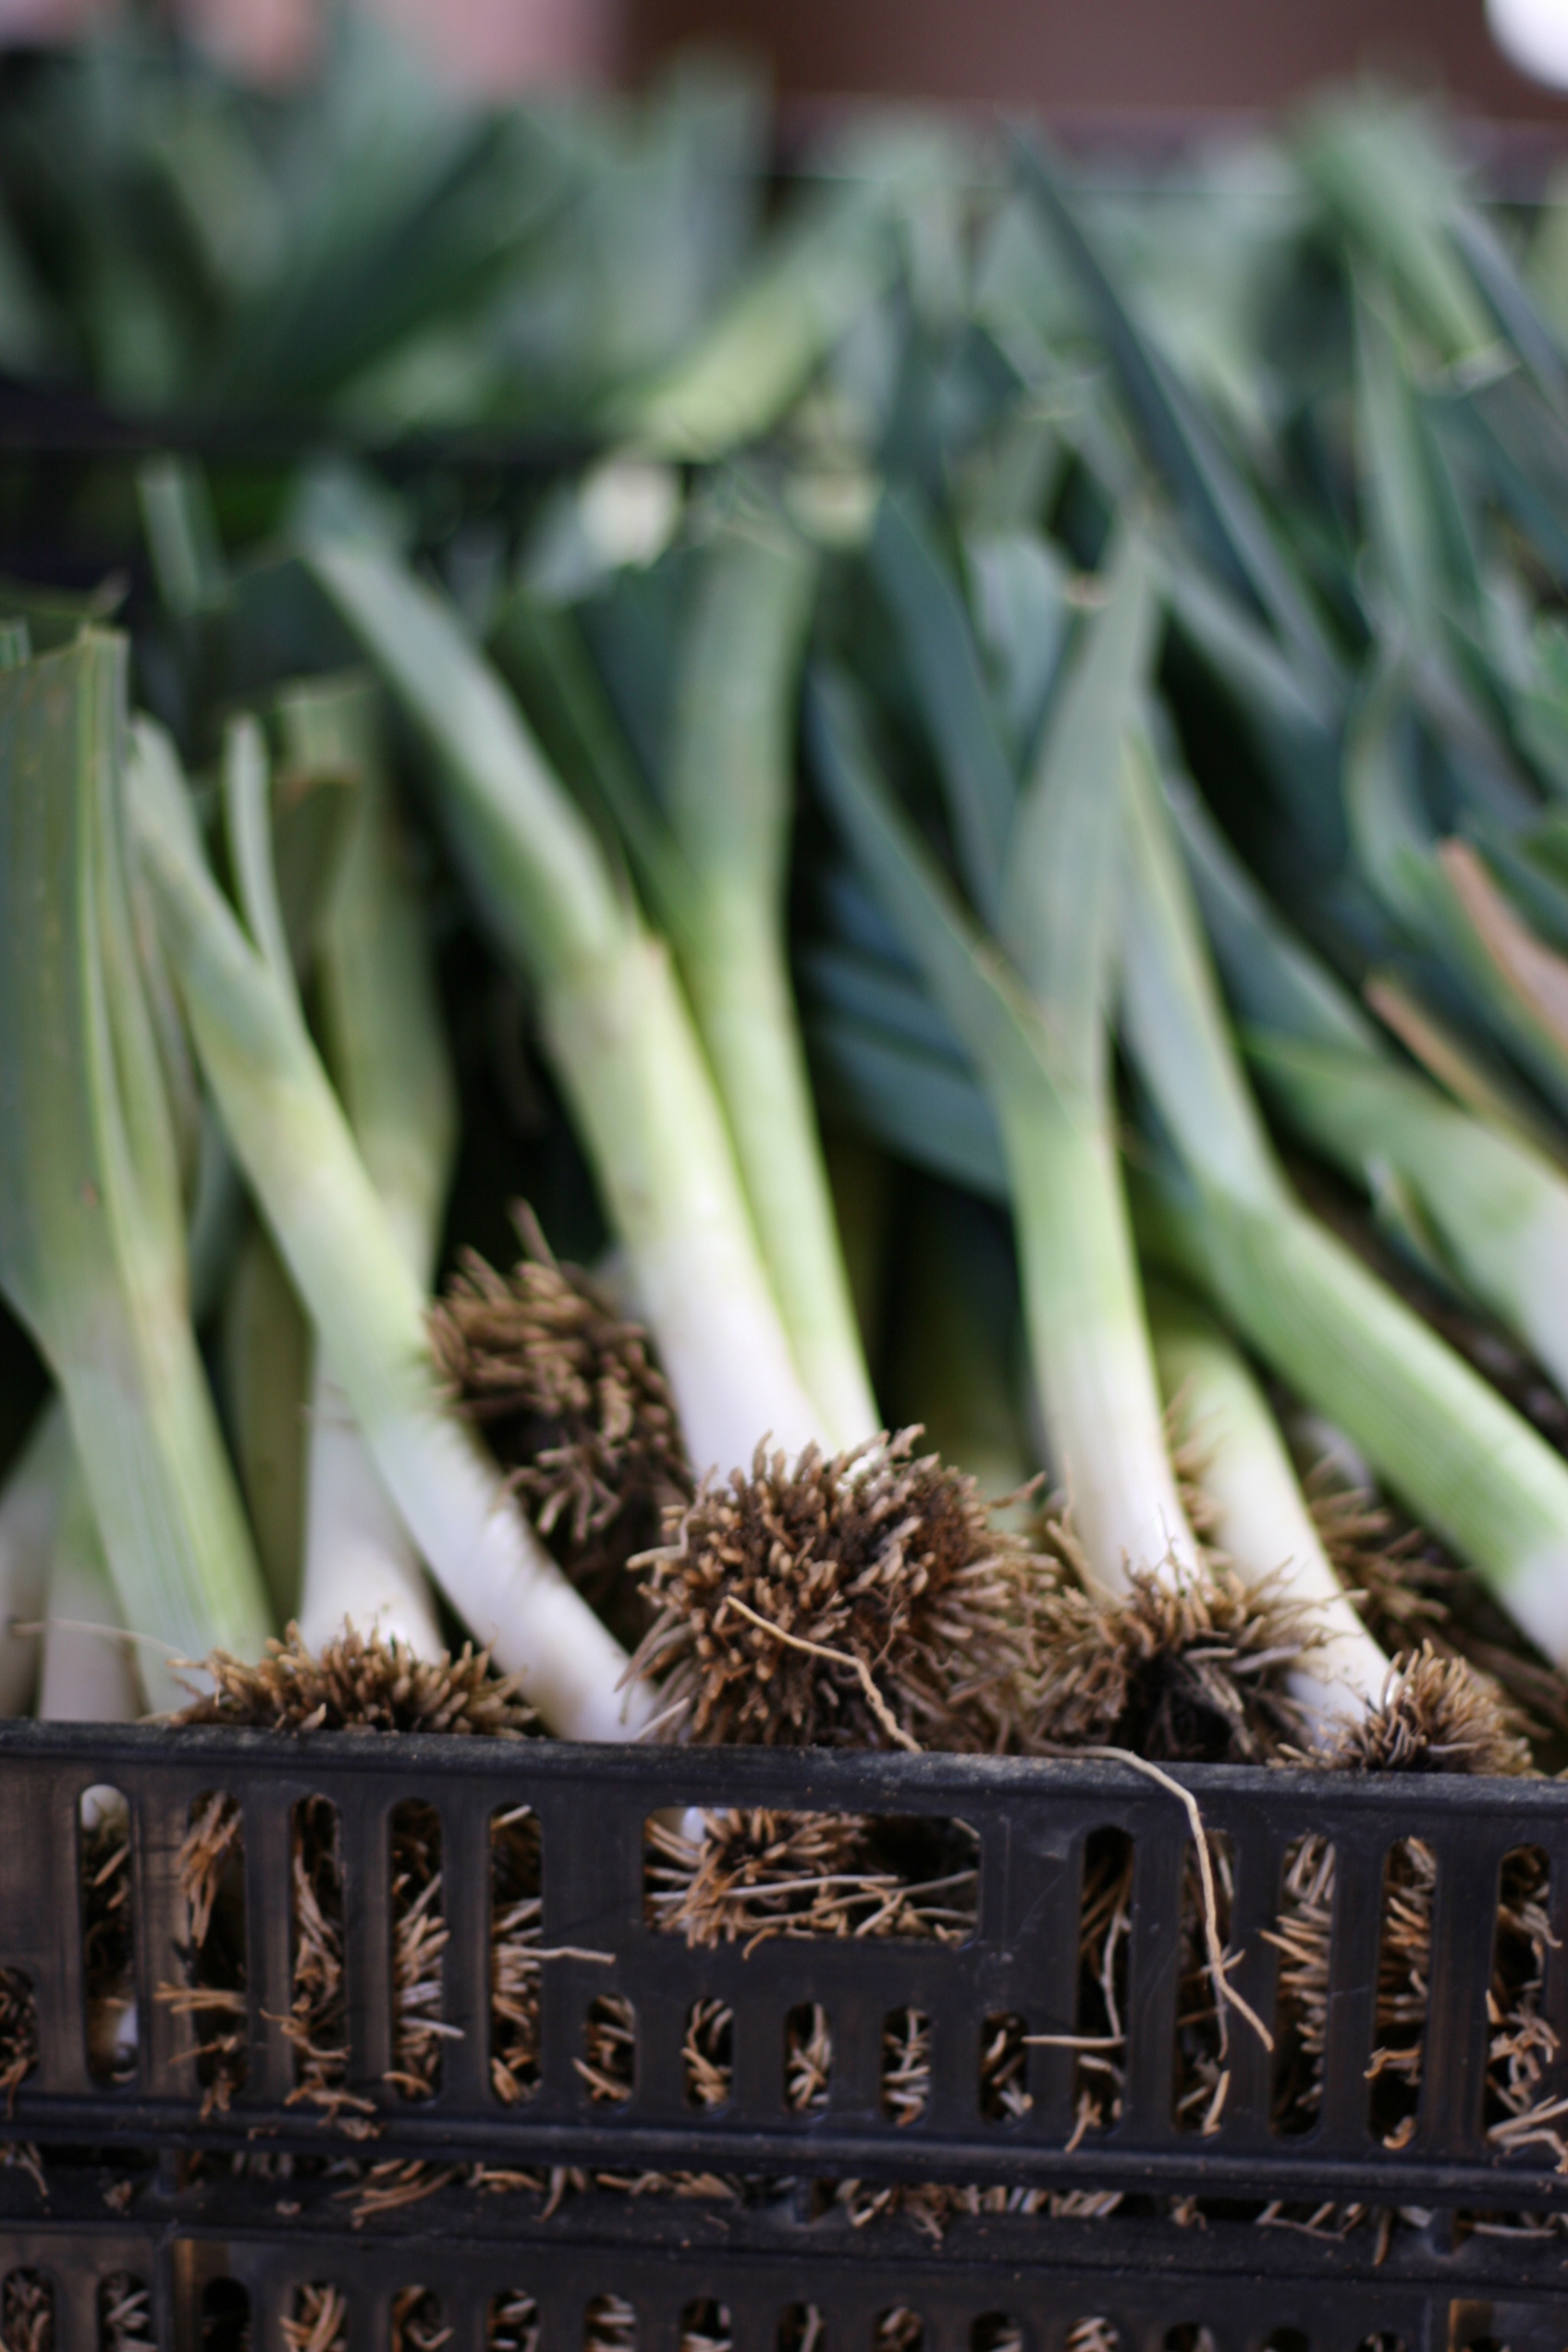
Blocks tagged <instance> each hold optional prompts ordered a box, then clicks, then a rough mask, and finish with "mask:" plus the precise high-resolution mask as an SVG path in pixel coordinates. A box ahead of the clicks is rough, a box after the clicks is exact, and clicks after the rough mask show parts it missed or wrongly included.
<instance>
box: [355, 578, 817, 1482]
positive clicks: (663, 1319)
mask: <svg viewBox="0 0 1568 2352" xmlns="http://www.w3.org/2000/svg"><path fill="white" fill-rule="evenodd" d="M310 560H311V562H312V567H313V569H314V570H315V571H316V573H317V575H318V576H319V578H320V579H321V580H322V582H323V583H324V584H325V587H326V588H327V590H328V592H329V593H330V594H331V595H332V596H333V598H334V600H335V601H336V603H337V606H339V608H340V610H341V611H342V612H343V614H344V616H345V618H346V619H348V620H349V623H350V625H351V626H352V627H353V629H354V630H355V631H357V633H358V634H359V636H360V637H361V640H362V642H363V643H364V644H365V645H366V647H367V649H368V650H369V652H370V653H371V655H372V656H373V657H374V660H375V662H376V664H377V666H378V667H379V668H380V669H381V670H382V672H383V673H384V675H385V676H386V680H387V682H388V683H389V685H390V686H391V688H392V689H393V692H395V694H396V695H397V696H398V700H399V701H400V702H401V703H402V704H404V706H405V707H406V708H407V709H408V711H409V712H410V716H411V717H413V719H414V720H415V721H416V723H417V724H418V726H419V727H420V728H421V729H422V730H423V733H424V735H425V736H426V737H427V738H428V740H429V741H430V742H431V745H432V747H433V749H434V751H435V754H436V758H437V761H438V763H439V766H440V769H441V775H442V783H443V790H442V794H441V811H442V815H443V816H444V818H445V819H446V821H447V826H448V827H449V830H450V832H451V835H452V838H453V840H454V843H455V845H456V848H457V851H458V853H459V858H460V860H461V862H462V864H463V865H464V866H465V868H466V870H467V872H468V875H469V876H470V879H471V882H472V888H473V891H474V895H475V898H476V900H477V901H478V903H479V905H480V907H481V909H482V911H483V912H484V914H485V915H486V917H487V918H488V920H489V923H490V925H491V928H492V929H493V930H494V931H495V932H496V935H497V937H499V939H500V941H501V943H502V945H503V947H504V948H505V949H506V950H507V952H508V954H509V955H510V956H511V958H512V959H513V961H514V962H516V963H517V964H518V965H519V967H520V968H521V971H522V972H523V973H524V974H526V975H527V976H528V978H529V979H530V980H531V981H532V982H533V986H534V988H535V990H536V991H537V995H538V998H539V1014H540V1020H541V1024H542V1027H543V1030H544V1035H545V1044H546V1046H547V1047H548V1049H549V1051H550V1054H551V1058H552V1060H553V1061H554V1063H555V1066H556V1069H557V1072H558V1074H559V1077H560V1080H561V1084H562V1086H563V1088H564V1090H565V1093H566V1096H567V1098H568V1100H569V1102H570V1104H571V1106H572V1108H573V1109H574V1111H575V1113H576V1122H577V1127H578V1132H579V1133H580V1134H581V1135H582V1139H583V1141H584V1143H585V1144H586V1145H587V1148H588V1152H589V1156H590V1159H591V1161H592V1163H593V1165H594V1170H595V1171H596V1173H597V1176H598V1180H599V1184H600V1189H601V1193H602V1195H603V1198H604V1201H605V1205H606V1208H607V1210H608V1212H609V1217H610V1220H611V1222H612V1224H613V1225H614V1227H615V1228H616V1230H617V1231H618V1233H619V1238H620V1241H621V1243H623V1245H624V1247H625V1249H626V1252H627V1255H628V1258H629V1261H630V1267H631V1282H632V1289H633V1293H634V1297H635V1301H636V1305H637V1307H638V1310H639V1312H640V1313H641V1315H642V1317H643V1320H644V1321H645V1322H646V1323H647V1324H648V1325H649V1327H650V1328H651V1329H652V1331H653V1334H654V1337H655V1341H656V1342H657V1345H658V1350H659V1355H660V1359H661V1362H662V1364H663V1366H664V1369H665V1372H666V1374H667V1376H668V1379H669V1383H670V1386H671V1389H672V1390H673V1391H674V1394H675V1400H676V1403H677V1406H678V1408H679V1410H680V1420H681V1427H682V1429H683V1432H684V1435H685V1439H686V1443H687V1448H688V1451H689V1452H690V1454H691V1457H692V1463H693V1464H695V1465H696V1466H697V1467H698V1468H699V1469H706V1468H709V1467H713V1466H717V1467H718V1468H719V1469H721V1470H729V1469H732V1468H734V1467H737V1466H741V1467H749V1466H750V1464H751V1462H752V1458H753V1453H754V1452H755V1450H756V1448H757V1446H758V1444H759V1443H761V1442H763V1441H764V1440H765V1439H766V1440H770V1441H771V1442H772V1443H773V1444H774V1445H776V1446H778V1447H781V1448H783V1449H784V1450H785V1451H786V1452H790V1453H795V1452H799V1451H800V1450H801V1449H802V1447H804V1446H805V1445H807V1444H808V1443H812V1442H819V1443H820V1442H824V1441H825V1440H826V1436H827V1433H826V1430H825V1428H824V1426H823V1423H822V1419H821V1416H820V1415H819V1414H818V1413H817V1411H816V1409H815V1406H814V1405H813V1403H811V1400H810V1399H809V1397H808V1396H807V1394H806V1391H805V1389H804V1387H803V1385H802V1381H801V1378H800V1376H799V1374H798V1372H797V1371H796V1369H795V1365H794V1360H793V1357H792V1355H791V1353H790V1343H789V1340H788V1337H787V1336H786V1333H785V1331H784V1329H783V1325H782V1322H781V1320H780V1317H779V1315H778V1308H777V1306H776V1305H775V1303H774V1299H773V1294H772V1291H771V1289H770V1286H769V1282H768V1277H767V1272H766V1267H765V1266H764V1264H763V1262H762V1257H761V1255H760V1253H759V1250H758V1248H757V1243H756V1239H755V1235H754V1232H753V1226H752V1222H751V1218H750V1215H749V1212H748V1209H747V1205H746V1200H745V1195H744V1193H743V1191H742V1188H741V1179H740V1175H739V1171H738V1170H737V1168H736V1163H735V1155H734V1151H733V1148H732V1145H731V1143H730V1139H729V1132H728V1130H727V1127H726V1124H725V1121H724V1115H723V1112H722V1110H721V1109H720V1108H719V1105H718V1102H717V1098H716V1095H715V1091H714V1086H713V1083H712V1080H711V1077H710V1075H709V1072H708V1069H707V1066H706V1064H705V1062H704V1058H703V1054H702V1049H701V1047H700V1046H699V1044H698V1042H697V1038H696V1035H695V1034H694V1031H693V1027H692V1019H691V1015H690V1013H689V1011H688V1010H687V1007H686V1003H685V1000H684V998H683V997H682V995H681V992H680V986H679V983H678V981H677V979H676V975H675V973H674V971H673V970H672V968H671V963H670V958H669V953H668V949H667V948H666V946H665V944H664V942H663V941H662V940H661V939H658V938H656V937H654V936H653V935H652V934H651V933H650V932H649V931H648V930H647V929H646V928H645V927H644V925H643V921H642V918H641V916H640V914H639V913H638V911H637V909H636V907H635V905H634V904H633V903H632V900H631V895H630V892H629V890H628V889H627V888H625V887H624V885H623V884H622V882H621V881H620V879H619V876H617V874H616V873H615V872H614V870H613V869H612V867H611V865H610V864H609V863H608V861H607V860H606V856H605V854H604V852H603V851H602V850H601V849H600V847H599V844H598V842H597V841H596V840H595V839H594V835H593V833H592V831H591V830H590V828H589V827H588V825H587V824H586V823H585V821H584V820H583V818H582V816H581V815H579V813H578V811H577V809H576V808H575V807H574V806H573V805H572V804H571V802H570V801H569V800H568V798H567V796H566V794H565V792H564V791H563V790H562V789H561V787H560V785H559V784H558V783H557V779H556V778H555V777H554V776H553V775H552V774H551V773H550V771H549V769H548V768H547V767H546V766H545V762H544V760H543V758H542V757H541V755H540V753H539V752H538V750H537V748H536V746H535V745H534V743H533V740H532V738H531V737H530V735H529V733H528V731H527V729H526V728H525V727H524V725H523V722H522V719H521V716H520V714H519V712H518V710H517V708H516V705H515V704H513V703H512V702H511V701H510V700H509V698H508V696H507V694H506V693H505V692H504V691H503V689H502V688H501V686H500V684H499V682H498V680H496V676H495V674H494V672H493V671H492V670H491V669H490V668H489V666H488V665H487V664H486V663H485V661H484V659H483V657H482V656H481V655H479V654H477V653H476V652H475V651H474V650H473V648H472V646H471V645H470V644H469V643H468V642H467V640H466V639H465V638H464V636H463V634H462V632H461V631H460V629H459V626H458V623H457V620H456V619H455V617H454V616H453V615H452V614H451V613H450V612H449V611H448V610H447V608H446V607H445V606H443V604H442V603H441V602H440V600H439V599H438V598H437V597H436V596H435V594H432V593H431V591H430V590H428V589H426V588H424V587H423V586H422V585H421V584H420V583H419V582H416V581H415V580H414V579H413V578H412V577H411V576H410V574H409V573H408V572H407V571H406V570H404V569H403V568H402V567H401V565H399V564H398V562H397V560H396V559H395V558H394V557H390V556H388V555H386V554H384V553H381V552H379V551H376V550H373V549H371V548H368V547H360V546H349V545H342V544H334V545H318V546H317V547H315V548H314V549H313V550H312V555H311V558H310Z"/></svg>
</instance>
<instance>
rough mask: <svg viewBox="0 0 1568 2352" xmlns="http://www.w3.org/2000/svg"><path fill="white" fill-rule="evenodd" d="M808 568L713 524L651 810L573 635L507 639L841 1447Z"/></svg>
mask: <svg viewBox="0 0 1568 2352" xmlns="http://www.w3.org/2000/svg"><path fill="white" fill-rule="evenodd" d="M815 579H816V567H815V563H814V562H813V560H812V558H811V556H810V554H809V553H808V551H807V549H806V547H805V546H804V545H803V544H802V542H801V541H800V540H799V539H798V538H797V537H796V536H795V535H794V534H793V533H790V532H789V531H788V530H787V529H786V528H785V527H784V526H782V525H781V524H780V523H779V522H778V520H777V519H776V518H775V517H773V516H770V515H768V514H766V512H757V511H752V512H743V513H741V514H737V515H734V516H732V517H730V518H729V520H728V521H725V522H724V523H723V524H721V525H720V526H719V527H718V528H717V529H716V530H714V531H713V532H712V533H711V534H710V536H709V538H708V540H707V544H706V545H705V547H704V554H703V557H702V568H701V571H700V573H699V577H698V581H697V584H696V587H695V590H694V592H693V605H694V609H693V610H692V615H691V618H690V619H689V620H688V622H687V623H686V627H685V631H684V635H683V638H682V641H681V643H680V654H679V659H678V671H677V678H676V686H675V693H674V698H673V700H674V708H673V715H672V719H671V725H670V738H671V740H670V746H669V751H668V759H667V761H666V762H665V763H664V773H663V774H662V776H661V777H660V778H659V779H658V782H659V790H658V793H657V797H656V798H655V795H654V793H652V792H651V791H649V790H648V789H647V788H646V786H645V785H644V784H643V781H642V779H641V778H640V777H639V776H638V774H637V773H636V771H635V768H634V766H633V764H632V759H631V750H630V746H629V745H628V744H627V742H626V741H624V739H623V738H622V737H621V736H620V734H619V730H618V729H617V726H616V721H615V717H614V714H613V713H612V712H611V710H610V708H609V707H608V704H607V699H606V697H604V696H602V695H601V694H600V693H599V692H597V691H596V689H595V682H594V679H593V677H592V675H591V672H590V670H589V667H588V657H587V655H586V650H585V648H584V647H583V645H582V641H581V639H580V638H579V637H578V636H577V635H576V633H575V632H574V631H573V629H572V625H571V623H570V620H569V619H566V618H565V617H564V616H559V615H557V614H553V613H551V612H549V611H548V610H546V609H545V608H543V607H540V606H535V605H533V604H532V603H531V602H528V601H526V600H523V599H519V600H518V602H517V603H515V604H514V606H512V609H511V614H510V618H509V625H508V628H507V630H506V631H505V632H504V642H505V649H506V650H508V651H509V652H510V654H511V655H512V656H513V658H514V660H515V661H517V662H518V663H519V665H520V666H521V669H522V671H523V673H524V676H523V681H522V682H523V684H524V686H525V688H526V689H527V690H529V691H531V692H533V693H534V694H536V695H537V696H538V697H539V701H538V703H537V704H535V707H537V708H539V709H540V711H541V717H543V716H544V713H545V707H546V706H547V705H554V706H555V710H556V714H557V716H558V717H559V718H560V720H561V722H562V724H563V728H564V729H565V730H566V731H567V732H568V733H569V734H570V737H571V738H572V739H573V740H574V748H575V749H576V750H577V751H578V752H580V753H582V758H583V762H584V765H585V768H586V770H587V771H588V773H589V774H590V776H591V778H592V780H593V782H594V786H595V787H596V788H597V790H598V791H599V793H600V795H601V796H602V798H603V799H604V800H605V801H606V803H607V804H608V805H609V807H610V808H611V810H612V811H613V814H614V815H615V817H616V820H617V822H618V824H619V827H620V829H621V832H622V834H623V836H624V838H625V840H626V844H627V848H628V850H629V851H630V852H631V856H632V859H633V861H634V863H635V865H636V869H637V874H638V878H639V881H640V882H641V884H642V886H643V889H644V891H645V892H646V895H647V899H648V902H649V906H650V909H651V911H652V913H653V914H654V916H655V919H656V921H657V923H658V925H659V926H660V928H661V929H662V930H663V931H664V932H665V934H666V936H667V937H668V939H669V941H670V944H671V945H672V947H673V948H674V949H675V952H676V957H677V961H678V962H679V965H680V976H681V979H682V981H683V982H684V984H685V986H686V990H687V993H688V996H689V998H690V1000H691V1006H692V1015H693V1017H694V1019H695V1021H696V1024H697V1028H698V1031H699V1033H700V1035H701V1038H702V1042H703V1045H704V1047H705V1048H706V1052H707V1057H708V1060H709V1062H710V1064H711V1066H712V1070H713V1074H714V1079H715V1082H716V1084H717V1090H718V1095H719V1098H720V1101H721V1104H722V1106H723V1109H724V1112H725V1115H726V1119H727V1121H728V1124H729V1132H730V1135H731V1137H732V1139H733V1143H734V1147H735V1155H736V1158H737V1160H738V1162H739V1166H740V1172H741V1182H742V1185H743V1187H744V1190H745V1194H746V1198H747V1202H748V1206H749V1207H750V1209H751V1213H752V1218H753V1224H754V1227H755V1230H756V1234H757V1239H758V1242H759V1243H760V1245H761V1249H762V1254H763V1257H764V1260H765V1261H766V1268H767V1271H768V1275H769V1278H770V1280H771V1284H772V1288H773V1292H774V1295H775V1297H776V1299H777V1301H778V1308H779V1312H780V1315H781V1316H782V1318H783V1322H784V1328H785V1330H786V1332H787V1333H788V1336H789V1340H790V1349H791V1353H792V1354H793V1358H794V1362H795V1365H796V1367H797V1369H798V1371H799V1373H800V1375H801V1378H802V1382H803V1384H804V1386H805V1388H806V1390H807V1391H808V1393H809V1394H810V1396H811V1398H812V1400H813V1402H814V1403H815V1406H816V1409H817V1412H818V1413H819V1415H820V1416H821V1419H822V1422H823V1425H824V1427H825V1428H826V1429H827V1434H828V1436H829V1438H830V1439H831V1442H832V1443H833V1445H834V1446H835V1447H836V1448H844V1447H850V1446H853V1445H858V1444H860V1443H861V1442H862V1441H863V1439H865V1438H867V1437H870V1436H872V1435H874V1434H875V1432H876V1429H877V1427H879V1426H880V1423H879V1416H878V1415H877V1411H876V1402H875V1400H874V1398H873V1396H872V1392H871V1383H870V1379H869V1377H868V1375H867V1372H866V1368H865V1360H864V1353H863V1351H862V1347H861V1342H860V1338H859V1334H858V1332H857V1331H856V1329H855V1321H854V1310H853V1305H852V1302H851V1295H850V1287H849V1282H848V1280H847V1278H846V1275H845V1271H844V1264H843V1257H842V1253H841V1250H840V1246H839V1235H838V1231H837V1229H836V1224H835V1219H834V1212H833V1204H832V1200H831V1197H830V1194H829V1191H828V1185H827V1176H826V1173H825V1170H824V1166H823V1157H822V1145H821V1140H820V1137H819V1135H818V1133H817V1127H816V1116H815V1108H814V1106H813V1103H812V1098H811V1086H810V1081H809V1079H808V1077H807V1073H806V1066H805V1056H804V1051H803V1048H802V1043H801V1037H800V1028H799V1021H798V1017H797V1014H796V1010H795V1004H794V998H793V994H792V990H791V986H790V967H789V951H788V943H787V940H786V937H785V899H786V894H787V888H788V881H789V850H790V816H791V801H792V785H793V762H792V752H793V744H792V735H793V716H794V706H795V702H796V697H797V692H798V685H799V672H800V664H801V655H802V641H803V639H804V635H805V631H806V626H807V623H808V621H809V619H810V614H811V606H812V601H813V594H814V590H815Z"/></svg>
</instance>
